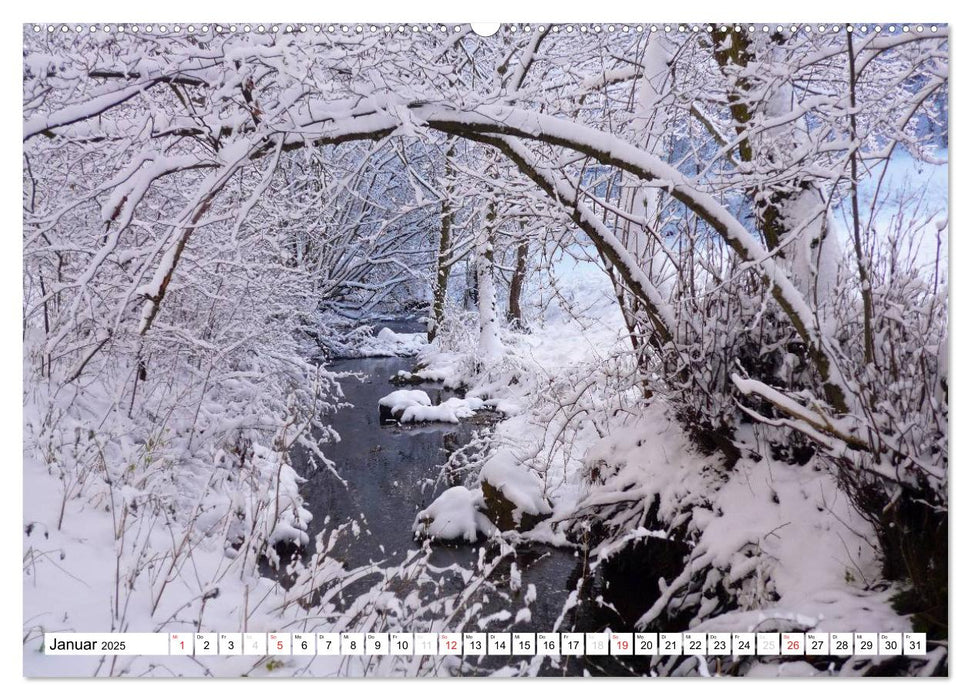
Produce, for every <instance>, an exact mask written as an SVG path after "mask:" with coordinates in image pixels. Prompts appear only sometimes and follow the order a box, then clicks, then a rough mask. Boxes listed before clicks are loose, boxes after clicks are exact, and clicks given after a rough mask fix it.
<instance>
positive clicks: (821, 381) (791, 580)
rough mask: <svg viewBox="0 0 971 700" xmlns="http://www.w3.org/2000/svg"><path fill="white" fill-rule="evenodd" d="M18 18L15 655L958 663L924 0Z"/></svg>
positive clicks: (117, 667) (939, 149) (772, 672)
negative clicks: (691, 15)
mask: <svg viewBox="0 0 971 700" xmlns="http://www.w3.org/2000/svg"><path fill="white" fill-rule="evenodd" d="M766 19H771V18H770V17H766ZM17 31H19V32H20V35H21V39H22V58H23V63H22V88H23V94H22V104H23V107H22V153H21V164H22V198H21V200H22V251H23V259H22V268H21V274H22V305H21V306H22V318H21V321H22V328H21V343H22V378H23V379H22V381H23V391H22V397H21V398H22V411H23V423H22V428H23V449H22V472H23V492H22V501H23V503H22V507H23V513H22V523H21V527H22V532H21V538H22V543H23V545H22V553H23V565H22V590H23V609H22V629H21V632H22V638H23V642H22V650H23V662H22V673H23V675H24V676H28V677H34V678H36V677H54V676H57V677H128V678H146V677H150V678H170V677H195V678H203V677H205V678H240V677H269V678H307V677H310V678H337V677H378V678H416V677H457V676H461V677H470V676H474V677H484V676H490V677H584V676H609V677H635V676H639V677H657V676H691V677H698V676H746V677H759V678H765V677H802V678H806V677H823V676H825V677H833V676H839V677H847V676H948V675H949V667H950V664H949V654H948V645H949V634H948V622H949V591H948V582H949V562H948V551H949V547H948V545H949V538H948V523H949V508H948V496H949V470H948V449H949V446H948V437H949V429H948V413H949V409H948V406H949V399H948V386H949V382H948V348H949V324H948V313H949V306H948V297H949V294H948V288H949V254H948V253H949V213H948V185H949V178H948V168H949V165H948V164H949V143H948V137H949V126H948V121H949V120H948V111H949V52H950V46H949V38H948V32H949V29H948V25H946V24H930V23H927V24H903V23H873V24H845V23H839V24H831V23H830V24H811V25H809V24H777V23H770V24H748V23H744V24H719V23H688V24H677V23H674V24H650V23H648V24H643V23H642V24H636V23H630V24H623V23H614V24H611V23H602V24H592V23H583V24H580V23H572V24H571V23H562V24H548V23H547V24H539V23H536V24H502V25H498V24H497V25H495V26H494V27H490V28H487V29H483V28H482V27H481V26H478V25H469V24H439V23H423V24H385V23H364V24H354V23H346V24H341V23H337V24H328V23H306V24H300V23H286V22H283V23H266V24H259V23H248V24H246V23H232V22H230V23H225V24H220V23H194V24H190V23H172V22H169V23H152V24H149V23H138V24H133V23H123V24H118V23H114V22H112V23H109V24H104V23H100V24H61V23H53V24H52V23H43V24H35V23H29V24H24V25H18V30H17ZM13 303H16V300H13ZM14 427H15V428H16V426H14ZM16 457H17V456H16V455H14V459H13V460H11V467H12V468H13V469H17V468H18V464H17V462H16ZM81 633H84V634H81ZM136 633H137V634H138V635H141V636H140V637H138V638H144V639H145V640H150V639H151V640H161V643H163V644H164V647H162V649H163V651H161V652H159V653H149V652H146V653H142V652H136V651H134V650H133V649H134V647H128V649H127V650H126V648H125V646H124V645H125V643H126V642H125V641H120V642H118V641H116V642H103V641H99V642H97V644H98V645H100V646H97V647H95V646H93V645H94V644H95V642H91V643H90V644H92V646H83V645H84V644H87V642H79V641H78V642H75V641H63V640H64V639H70V640H73V639H80V638H81V637H83V636H84V635H87V636H89V637H91V638H92V639H95V638H97V639H109V638H110V639H122V637H123V636H124V635H132V636H131V637H130V638H131V639H135V638H136V637H135V636H134V635H136ZM71 635H74V636H71ZM98 635H101V637H98ZM112 635H121V636H117V637H116V636H112ZM257 638H259V639H260V640H261V641H260V642H259V644H258V645H257V646H254V647H252V648H250V647H248V646H247V645H248V644H249V643H250V640H253V639H257ZM675 639H676V640H677V642H676V643H675V642H674V641H673V640H675ZM748 639H751V640H753V641H751V642H746V641H745V640H748ZM773 639H774V640H775V642H771V640H773ZM234 640H235V641H234ZM423 640H424V641H423ZM763 640H770V641H766V642H765V644H766V645H768V646H765V647H764V648H763ZM780 640H781V641H780ZM793 640H795V641H793ZM823 640H825V643H824V641H823ZM914 640H919V641H914ZM186 642H187V643H189V647H188V648H186V647H185V646H184V643H186ZM426 642H427V643H430V644H432V645H433V646H432V647H430V648H429V647H423V646H422V644H424V643H426ZM772 643H774V644H776V646H775V647H773V646H771V644H772ZM794 643H795V644H796V645H797V646H795V647H793V646H791V645H792V644H794ZM817 643H818V644H819V645H820V646H816V644H817ZM75 644H76V645H77V646H72V645H75ZM111 644H115V645H116V646H114V647H111V646H110V645H111ZM145 644H149V641H145ZM254 644H255V642H254ZM308 644H309V645H312V646H308ZM332 644H333V645H332ZM453 644H457V646H452V645H453ZM576 644H579V646H576ZM695 644H699V645H700V646H695ZM746 644H749V646H746ZM756 644H757V646H758V649H756V648H755V645H756ZM59 645H61V646H59ZM64 645H66V646H64ZM105 645H108V646H105ZM117 645H120V646H117ZM234 645H241V646H243V647H245V649H244V650H241V649H238V648H237V647H236V646H234ZM435 645H437V646H435ZM584 645H585V646H584ZM672 645H673V646H672ZM847 645H848V646H847ZM868 645H869V646H868ZM915 645H919V653H917V652H915V651H914V650H915V649H917V646H915ZM145 648H146V649H147V648H148V647H147V646H146V647H145ZM82 649H83V651H82ZM429 649H432V651H429ZM64 650H68V652H64ZM71 650H74V653H69V652H70V651H71ZM793 650H795V653H793ZM460 685H462V684H460ZM128 687H129V689H130V688H131V686H128ZM639 687H640V686H639ZM169 688H171V686H169ZM453 688H454V686H453ZM138 689H139V688H138V687H137V686H136V688H135V690H136V691H137V690H138ZM459 690H461V688H459Z"/></svg>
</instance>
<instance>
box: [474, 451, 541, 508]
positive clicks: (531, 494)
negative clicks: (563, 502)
mask: <svg viewBox="0 0 971 700" xmlns="http://www.w3.org/2000/svg"><path fill="white" fill-rule="evenodd" d="M479 483H480V484H484V483H488V484H490V485H491V486H492V487H494V488H495V489H496V490H497V491H499V493H501V494H502V496H503V497H504V498H505V499H506V500H507V501H509V503H510V504H511V505H512V506H513V508H514V510H513V512H512V519H513V521H514V522H516V523H519V522H521V520H522V516H523V514H529V515H548V514H549V513H552V512H553V509H552V508H551V507H550V504H549V502H548V501H547V499H546V494H545V489H544V488H543V482H542V481H540V478H539V476H537V475H536V473H535V472H532V471H530V470H529V469H527V468H526V467H524V466H523V464H522V462H521V460H520V459H519V458H517V457H516V455H515V453H514V452H513V451H512V450H511V449H509V448H505V447H503V448H500V449H498V450H496V452H494V453H493V454H492V455H491V456H490V457H489V459H488V460H486V463H485V465H483V467H482V471H480V472H479Z"/></svg>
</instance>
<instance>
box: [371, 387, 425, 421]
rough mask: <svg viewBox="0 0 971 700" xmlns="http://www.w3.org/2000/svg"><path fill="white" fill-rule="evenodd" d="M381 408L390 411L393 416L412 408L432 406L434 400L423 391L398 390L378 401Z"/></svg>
mask: <svg viewBox="0 0 971 700" xmlns="http://www.w3.org/2000/svg"><path fill="white" fill-rule="evenodd" d="M378 405H379V406H384V407H385V408H387V409H389V410H390V411H391V413H392V414H393V415H397V414H399V413H401V412H403V411H404V410H405V409H407V408H411V407H412V406H431V405H432V400H431V399H430V398H428V394H426V393H425V392H424V391H422V390H421V389H398V390H397V391H392V392H391V393H390V394H388V395H387V396H382V397H381V398H380V399H379V400H378Z"/></svg>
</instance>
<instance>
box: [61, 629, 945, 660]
mask: <svg viewBox="0 0 971 700" xmlns="http://www.w3.org/2000/svg"><path fill="white" fill-rule="evenodd" d="M926 647H927V638H926V635H925V634H923V633H918V632H676V633H669V632H658V633H654V632H626V633H625V632H596V633H590V632H588V633H583V632H415V633H412V632H316V633H315V632H292V633H291V632H243V633H240V632H235V633H234V632H197V633H192V632H172V633H168V634H166V633H154V634H152V633H128V634H99V633H48V634H45V635H44V653H45V654H49V655H92V656H113V655H114V656H117V655H148V656H152V655H158V656H169V655H175V656H178V655H184V656H190V655H191V656H380V655H403V656H416V655H423V656H425V655H427V656H536V655H544V656H597V655H601V656H607V655H610V656H899V655H907V656H924V655H925V654H926Z"/></svg>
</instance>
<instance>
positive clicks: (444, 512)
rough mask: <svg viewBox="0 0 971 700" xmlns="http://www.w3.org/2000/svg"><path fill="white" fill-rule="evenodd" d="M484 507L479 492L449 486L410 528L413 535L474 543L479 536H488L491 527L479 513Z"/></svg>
mask: <svg viewBox="0 0 971 700" xmlns="http://www.w3.org/2000/svg"><path fill="white" fill-rule="evenodd" d="M484 505H485V503H484V501H483V499H482V490H481V489H474V490H469V489H467V488H465V487H464V486H453V487H452V488H450V489H448V490H446V491H444V492H443V493H442V494H441V495H440V496H439V497H438V498H436V499H435V500H434V501H432V503H431V505H429V506H428V508H426V509H425V510H423V511H420V512H419V513H418V516H417V517H416V518H415V524H414V526H413V527H414V531H415V535H416V536H419V537H432V538H435V539H439V540H458V539H462V540H466V541H467V542H475V541H476V540H477V539H478V537H479V534H480V533H481V534H483V535H486V536H489V535H491V534H492V533H493V532H495V527H493V525H492V523H491V522H489V519H488V518H487V517H486V516H485V515H483V513H482V512H481V511H480V510H479V509H480V508H482V507H484Z"/></svg>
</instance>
